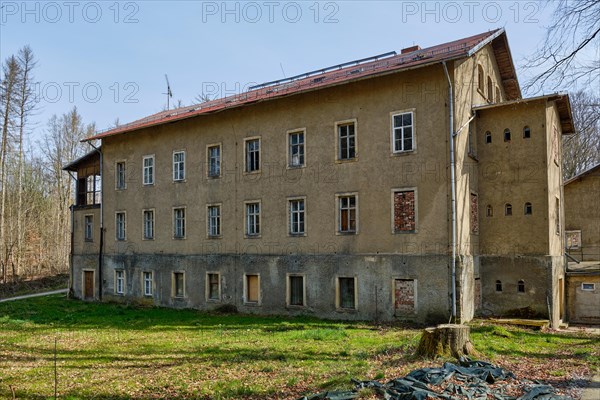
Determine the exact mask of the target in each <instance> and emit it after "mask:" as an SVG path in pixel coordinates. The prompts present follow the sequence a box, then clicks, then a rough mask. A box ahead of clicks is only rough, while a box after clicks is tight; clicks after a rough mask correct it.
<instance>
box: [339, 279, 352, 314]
mask: <svg viewBox="0 0 600 400" xmlns="http://www.w3.org/2000/svg"><path fill="white" fill-rule="evenodd" d="M338 279H339V289H340V292H339V294H340V298H339V304H340V308H349V309H354V308H356V299H355V291H354V278H338Z"/></svg>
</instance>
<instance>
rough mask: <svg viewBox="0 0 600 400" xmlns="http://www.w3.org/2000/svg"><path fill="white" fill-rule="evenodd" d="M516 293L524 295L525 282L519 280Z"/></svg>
mask: <svg viewBox="0 0 600 400" xmlns="http://www.w3.org/2000/svg"><path fill="white" fill-rule="evenodd" d="M517 292H519V293H525V281H524V280H523V279H521V280H520V281H519V283H517Z"/></svg>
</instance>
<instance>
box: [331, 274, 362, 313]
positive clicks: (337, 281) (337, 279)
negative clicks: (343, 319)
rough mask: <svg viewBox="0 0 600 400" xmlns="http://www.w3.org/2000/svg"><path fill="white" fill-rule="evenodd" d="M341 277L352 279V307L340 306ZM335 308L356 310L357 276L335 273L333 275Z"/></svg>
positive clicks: (347, 310)
mask: <svg viewBox="0 0 600 400" xmlns="http://www.w3.org/2000/svg"><path fill="white" fill-rule="evenodd" d="M341 279H352V280H353V281H354V307H352V308H348V307H342V297H341V296H342V284H341ZM335 309H336V311H342V312H356V311H358V278H357V277H356V276H355V275H354V276H342V275H336V277H335Z"/></svg>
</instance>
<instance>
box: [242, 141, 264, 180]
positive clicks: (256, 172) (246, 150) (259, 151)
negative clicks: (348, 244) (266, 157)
mask: <svg viewBox="0 0 600 400" xmlns="http://www.w3.org/2000/svg"><path fill="white" fill-rule="evenodd" d="M254 141H256V142H258V150H252V152H254V153H257V154H258V161H257V164H258V166H257V168H256V169H252V170H250V169H249V168H248V167H249V166H250V164H249V161H248V159H249V156H250V154H249V153H250V150H249V149H248V144H249V142H254ZM261 153H262V140H261V137H260V136H251V137H247V138H244V174H259V173H260V172H261V170H262V158H263V157H262V154H261Z"/></svg>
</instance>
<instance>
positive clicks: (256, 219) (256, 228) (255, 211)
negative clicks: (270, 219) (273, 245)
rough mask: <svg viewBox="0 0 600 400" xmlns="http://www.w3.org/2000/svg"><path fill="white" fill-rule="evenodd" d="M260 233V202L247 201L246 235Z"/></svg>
mask: <svg viewBox="0 0 600 400" xmlns="http://www.w3.org/2000/svg"><path fill="white" fill-rule="evenodd" d="M258 235H260V203H258V202H253V203H246V236H258Z"/></svg>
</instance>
